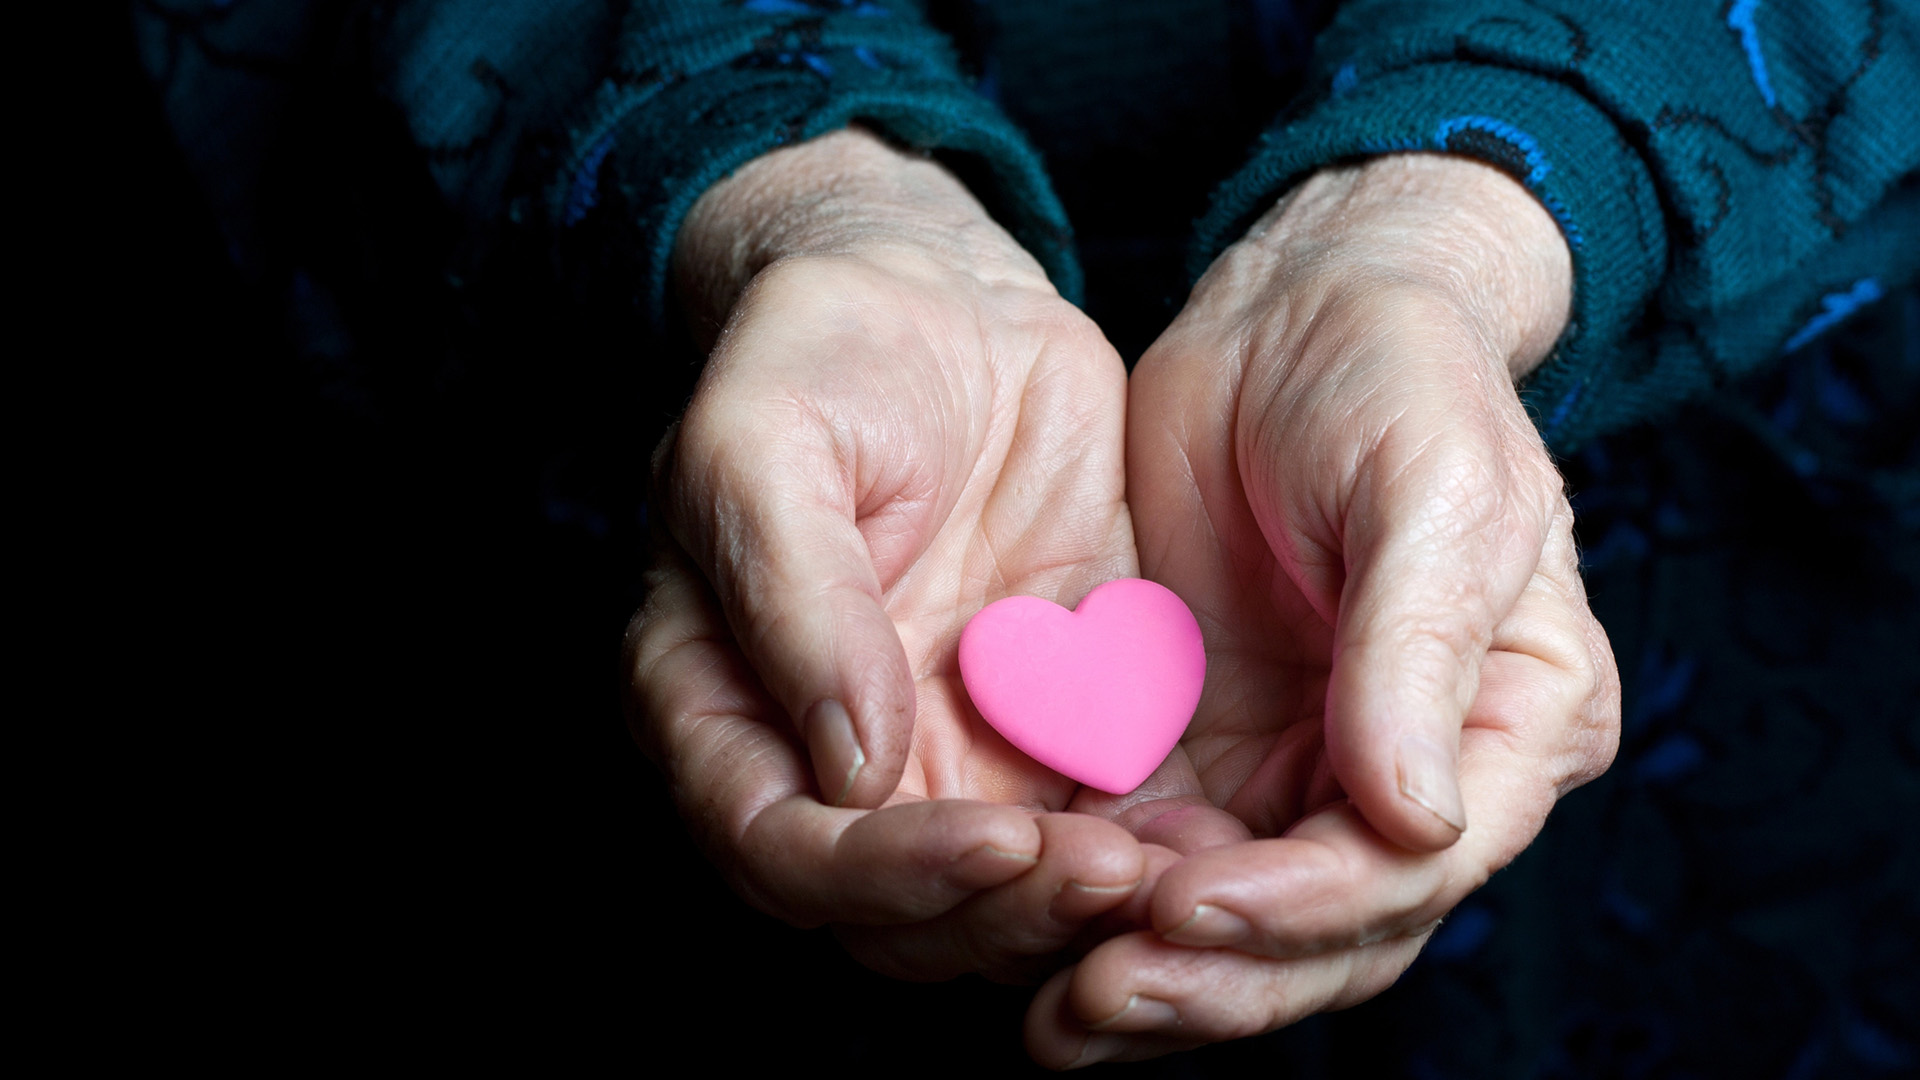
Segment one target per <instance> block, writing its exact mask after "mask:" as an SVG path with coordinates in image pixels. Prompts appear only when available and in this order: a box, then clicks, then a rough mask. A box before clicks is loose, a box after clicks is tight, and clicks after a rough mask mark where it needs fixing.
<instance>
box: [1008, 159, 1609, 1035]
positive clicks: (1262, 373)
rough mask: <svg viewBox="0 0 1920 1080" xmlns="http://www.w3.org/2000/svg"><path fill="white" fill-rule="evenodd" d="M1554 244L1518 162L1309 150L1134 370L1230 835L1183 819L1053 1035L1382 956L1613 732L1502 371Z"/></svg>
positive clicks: (1558, 277) (1528, 820)
mask: <svg viewBox="0 0 1920 1080" xmlns="http://www.w3.org/2000/svg"><path fill="white" fill-rule="evenodd" d="M1570 277H1571V270H1570V264H1569V255H1568V251H1567V249H1566V246H1565V243H1564V242H1563V241H1562V239H1561V237H1560V234H1559V231H1558V229H1557V228H1556V227H1555V226H1554V223H1553V222H1552V220H1551V219H1550V218H1549V217H1548V216H1547V214H1546V213H1545V211H1544V210H1543V209H1542V208H1541V207H1540V206H1539V205H1538V204H1537V203H1536V202H1534V200H1533V199H1532V198H1531V196H1529V195H1528V194H1527V193H1526V192H1525V190H1524V189H1522V188H1520V187H1519V186H1518V185H1517V184H1516V183H1514V182H1513V181H1512V180H1510V179H1508V178H1507V177H1506V176H1505V175H1504V174H1501V173H1499V172H1497V171H1495V170H1493V169H1491V168H1488V167H1486V166H1484V165H1480V164H1478V163H1475V162H1472V161H1467V160H1464V159H1456V158H1446V157H1440V156H1431V155H1406V156H1396V157H1389V158H1382V159H1377V160H1375V161H1373V162H1371V163H1368V164H1366V165H1364V166H1359V167H1353V168H1345V169H1337V170H1329V171H1326V172H1323V173H1321V174H1318V175H1316V176H1315V177H1313V178H1312V179H1310V180H1309V181H1307V182H1306V183H1305V184H1303V185H1302V186H1301V187H1300V188H1299V189H1297V190H1296V191H1295V192H1294V193H1293V194H1292V195H1290V196H1289V197H1288V198H1287V199H1285V200H1283V201H1282V202H1281V204H1280V205H1278V206H1277V207H1276V208H1275V209H1274V210H1273V211H1272V212H1271V213H1269V214H1268V215H1267V216H1266V217H1265V218H1263V219H1262V220H1261V221H1260V222H1259V223H1258V224H1256V225H1255V227H1254V228H1253V229H1252V230H1250V232H1249V234H1248V236H1247V237H1246V238H1245V239H1244V240H1242V241H1241V242H1240V243H1239V244H1237V245H1235V246H1234V247H1233V248H1232V249H1230V250H1229V251H1227V252H1226V253H1225V254H1223V255H1222V256H1221V257H1220V259H1219V260H1218V261H1217V262H1216V263H1215V265H1214V266H1213V268H1212V269H1211V270H1210V271H1209V272H1208V274H1207V275H1206V277H1205V278H1203V279H1202V280H1201V282H1200V283H1199V284H1198V285H1197V286H1196V287H1195V290H1194V293H1193V295H1192V297H1191V298H1190V300H1189V302H1188V304H1187V306H1186V308H1185V310H1184V311H1183V312H1182V313H1181V315H1180V316H1179V318H1178V319H1177V320H1176V321H1175V322H1174V324H1173V325H1172V326H1171V327H1170V328H1169V329H1168V330H1167V332H1166V333H1165V335H1164V336H1162V338H1161V339H1160V340H1159V341H1158V342H1156V343H1155V345H1154V346H1153V348H1152V349H1151V350H1149V352H1148V354H1147V355H1146V357H1144V358H1143V359H1142V361H1141V363H1140V365H1139V368H1138V369H1137V371H1136V372H1135V374H1134V377H1133V385H1132V391H1131V401H1130V410H1131V412H1130V421H1129V422H1130V425H1131V426H1130V431H1129V435H1128V461H1127V465H1128V499H1129V502H1130V504H1131V506H1132V507H1133V511H1134V514H1135V520H1136V526H1137V536H1138V539H1139V544H1140V554H1141V561H1142V565H1143V568H1144V570H1145V572H1146V574H1147V576H1149V577H1152V578H1153V579H1155V580H1157V581H1160V582H1162V583H1163V584H1165V585H1167V586H1168V587H1170V588H1172V589H1173V590H1174V591H1175V592H1177V593H1179V594H1180V595H1181V596H1182V597H1183V598H1184V599H1185V600H1186V601H1187V602H1188V604H1189V605H1191V606H1192V607H1193V609H1194V611H1195V613H1196V615H1198V617H1199V619H1200V623H1201V627H1202V630H1203V633H1204V634H1205V637H1206V641H1207V649H1208V661H1209V665H1208V671H1207V684H1206V690H1205V693H1204V695H1203V697H1202V700H1201V704H1200V708H1199V711H1198V713H1197V714H1196V716H1195V718H1194V721H1193V723H1192V725H1191V726H1190V727H1189V729H1188V733H1187V737H1186V738H1185V740H1184V741H1183V743H1182V749H1183V751H1184V753H1185V755H1186V758H1187V760H1188V762H1190V767H1191V768H1192V769H1193V771H1194V773H1195V774H1196V775H1197V777H1198V780H1199V783H1200V786H1201V788H1202V790H1203V791H1204V793H1205V796H1206V799H1207V801H1209V802H1211V803H1212V804H1215V805H1217V806H1220V807H1223V808H1225V809H1226V810H1227V811H1228V812H1230V813H1231V814H1232V815H1233V816H1234V817H1235V818H1237V819H1238V820H1239V821H1241V822H1243V823H1244V825H1245V826H1246V828H1247V830H1248V831H1249V833H1250V834H1251V837H1252V838H1251V839H1247V840H1244V841H1240V842H1230V843H1223V842H1222V840H1223V837H1222V835H1221V833H1220V830H1218V829H1211V830H1203V835H1202V836H1201V837H1200V838H1199V840H1198V841H1197V842H1196V841H1195V839H1194V838H1192V837H1190V836H1184V835H1182V834H1181V826H1180V824H1179V823H1180V822H1181V821H1183V820H1188V819H1190V817H1191V812H1190V811H1189V812H1187V813H1186V814H1185V815H1170V816H1172V817H1173V818H1174V821H1173V822H1171V823H1169V824H1168V825H1165V826H1162V825H1161V824H1160V822H1159V821H1158V820H1147V821H1144V822H1136V823H1135V825H1136V828H1137V830H1138V831H1139V833H1140V835H1141V838H1142V839H1143V840H1145V841H1157V842H1162V843H1166V844H1168V845H1170V846H1173V847H1176V848H1178V849H1179V850H1181V851H1182V852H1183V853H1184V854H1185V855H1186V857H1185V858H1184V859H1183V861H1181V862H1180V863H1179V864H1178V865H1176V866H1174V867H1173V868H1171V869H1169V870H1168V871H1166V873H1165V874H1163V875H1161V876H1160V877H1159V879H1158V881H1157V884H1156V885H1155V890H1154V894H1153V896H1152V898H1151V908H1150V918H1151V922H1152V926H1153V930H1152V931H1141V932H1134V933H1128V934H1124V935H1121V936H1119V937H1116V938H1114V939H1113V940H1111V941H1109V942H1107V943H1105V944H1103V945H1101V946H1099V947H1098V948H1096V949H1095V950H1093V951H1092V952H1091V953H1089V954H1088V955H1087V956H1086V957H1085V958H1084V959H1083V960H1082V961H1081V962H1080V963H1079V964H1078V965H1077V966H1076V967H1075V968H1073V969H1071V970H1069V971H1063V972H1061V973H1060V974H1059V975H1057V976H1056V977H1055V978H1054V979H1053V980H1052V981H1050V982H1049V983H1048V984H1047V986H1046V987H1045V988H1044V989H1043V991H1042V992H1041V994H1040V995H1039V997H1038V998H1037V999H1036V1001H1035V1003H1034V1006H1033V1008H1032V1010H1031V1011H1030V1013H1029V1016H1028V1045H1029V1048H1030V1050H1031V1051H1032V1052H1033V1053H1034V1055H1035V1057H1036V1058H1038V1059H1039V1060H1040V1061H1042V1062H1043V1063H1047V1064H1051V1065H1055V1066H1065V1065H1070V1064H1086V1063H1090V1062H1092V1061H1097V1060H1105V1059H1114V1058H1130V1057H1142V1056H1151V1055H1153V1054H1156V1053H1162V1052H1165V1051H1166V1050H1168V1049H1172V1048H1175V1047H1178V1046H1183V1045H1191V1044H1193V1043H1198V1042H1206V1041H1213V1040H1219V1039H1226V1038H1234V1037H1239V1036H1244V1035H1249V1034H1254V1033H1258V1032H1261V1031H1266V1030H1270V1029H1272V1028H1275V1027H1279V1026H1282V1025H1285V1024H1288V1023H1291V1022H1293V1021H1294V1020H1297V1019H1299V1018H1301V1017H1303V1016H1306V1015H1308V1014H1310V1013H1313V1012H1316V1011H1319V1010H1323V1009H1329V1008H1338V1007H1343V1006H1346V1005H1351V1004H1354V1003H1357V1002H1358V1001H1361V1000H1364V999H1365V998H1367V997H1370V996H1372V995H1373V994H1375V993H1378V992H1379V991H1380V990H1382V989H1384V988H1385V987H1386V986H1388V985H1390V984H1391V983H1392V982H1393V981H1394V979H1395V978H1396V977H1397V976H1398V975H1399V973H1400V972H1401V971H1402V970H1404V969H1405V968H1406V966H1407V965H1408V964H1409V963H1411V962H1412V960H1413V958H1414V956H1415V955H1416V954H1417V953H1418V951H1419V948H1420V946H1421V944H1422V943H1423V942H1424V941H1425V939H1426V937H1427V935H1428V934H1429V933H1430V932H1431V931H1432V929H1433V927H1434V926H1435V925H1436V923H1437V922H1438V920H1439V919H1440V918H1441V917H1442V916H1443V915H1445V914H1446V912H1447V911H1448V910H1450V909H1451V908H1452V907H1453V905H1454V904H1456V903H1458V902H1459V900H1460V899H1461V898H1463V897H1464V896H1466V895H1467V894H1468V893H1469V892H1471V891H1472V890H1473V889H1475V888H1477V887H1478V886H1479V885H1480V884H1482V883H1483V882H1484V881H1485V880H1486V879H1487V877H1488V876H1489V875H1490V874H1491V873H1493V871H1495V870H1496V869H1498V868H1499V867H1501V866H1503V865H1505V864H1506V863H1507V862H1508V861H1509V860H1511V859H1512V858H1513V857H1514V856H1515V855H1516V854H1518V853H1519V851H1520V850H1521V849H1522V848H1524V847H1525V846H1526V844H1527V843H1528V842H1529V841H1530V840H1531V839H1532V838H1533V836H1534V835H1535V834H1536V833H1537V832H1538V831H1539V830H1540V828H1541V826H1542V824H1543V823H1544V821H1545V819H1546V816H1547V813H1548V811H1549V810H1550V809H1551V808H1552V806H1553V805H1554V803H1555V801H1556V800H1557V799H1558V798H1559V797H1560V796H1561V795H1563V794H1565V793H1566V792H1567V791H1569V790H1571V789H1572V788H1573V787H1576V786H1578V785H1579V784H1581V783H1583V782H1585V781H1586V780H1588V779H1591V778H1592V777H1594V776H1596V775H1598V774H1599V773H1600V772H1602V771H1603V770H1604V769H1605V768H1606V766H1607V765H1608V764H1609V762H1610V761H1611V760H1612V756H1613V751H1614V747H1615V745H1616V743H1617V737H1618V724H1619V689H1618V677H1617V675H1616V673H1615V669H1614V664H1613V659H1612V654H1611V651H1610V649H1609V647H1608V645H1607V641H1606V637H1605V635H1604V633H1603V631H1602V630H1601V629H1600V626H1599V624H1598V623H1597V622H1596V621H1595V620H1594V618H1593V616H1592V614H1591V613H1590V612H1589V611H1588V608H1587V604H1586V598H1585V594H1584V591H1583V589H1582V585H1581V581H1580V576H1579V569H1578V563H1577V558H1576V554H1575V548H1574V542H1573V535H1572V514H1571V512H1570V510H1569V508H1568V505H1567V501H1566V499H1565V497H1564V495H1563V487H1562V481H1561V479H1560V476H1559V474H1558V473H1557V472H1556V471H1555V469H1554V467H1553V464H1552V461H1551V460H1550V458H1549V457H1548V455H1547V452H1546V450H1545V448H1544V446H1543V445H1542V443H1541V441H1540V438H1539V436H1538V435H1537V434H1536V433H1535V431H1534V429H1533V426H1532V425H1531V423H1530V422H1529V420H1528V418H1527V415H1526V413H1525V411H1524V409H1523V408H1522V406H1521V404H1520V402H1519V400H1518V398H1517V396H1516V394H1515V391H1514V388H1513V384H1514V381H1515V380H1516V379H1517V378H1519V377H1520V376H1521V375H1523V374H1525V372H1527V371H1528V370H1530V369H1531V368H1532V367H1533V366H1534V365H1536V364H1537V363H1538V362H1539V361H1540V360H1541V358H1542V357H1544V355H1545V354H1546V353H1547V351H1548V350H1549V349H1550V348H1551V346H1552V344H1553V342H1554V341H1555V340H1556V339H1557V337H1558V336H1559V334H1560V332H1561V330H1562V328H1563V327H1564V325H1565V322H1566V317H1567V309H1568V305H1569V290H1570V284H1569V283H1570Z"/></svg>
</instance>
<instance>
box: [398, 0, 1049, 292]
mask: <svg viewBox="0 0 1920 1080" xmlns="http://www.w3.org/2000/svg"><path fill="white" fill-rule="evenodd" d="M403 10H404V11H405V12H406V13H407V14H406V18H405V19H404V20H403V21H402V22H401V23H397V24H395V25H394V26H392V27H390V28H389V29H388V31H387V48H386V51H387V53H388V55H389V56H390V57H392V61H391V63H390V65H389V69H388V71H387V72H386V75H385V79H384V82H385V90H386V92H387V94H388V95H389V96H390V97H391V98H392V99H393V100H394V101H395V102H396V104H398V105H399V106H400V108H401V111H402V112H403V113H405V114H406V116H407V118H408V122H409V123H410V124H411V125H412V128H413V135H414V138H415V139H416V141H417V142H418V143H419V144H420V145H421V146H423V147H425V148H426V149H427V151H428V156H429V159H430V162H431V164H432V167H433V169H434V170H435V179H436V181H437V182H438V183H439V185H440V187H441V188H442V191H443V193H444V194H445V195H446V196H447V198H448V200H449V201H450V202H451V203H453V204H454V205H456V206H460V207H464V208H466V209H467V211H468V214H469V217H470V218H481V217H484V216H485V215H487V214H489V213H491V214H494V215H495V216H498V214H499V212H500V208H501V207H502V206H503V205H504V206H506V207H507V208H508V213H509V216H511V217H512V218H514V219H515V220H516V221H519V222H521V223H522V224H525V223H526V222H528V221H538V222H541V223H544V224H545V225H546V226H547V227H548V228H549V230H550V232H551V234H552V236H553V237H554V247H555V251H556V256H557V258H558V260H559V262H560V263H561V264H562V270H563V272H565V273H568V274H572V275H582V274H584V275H588V276H590V277H593V278H594V279H596V284H595V291H597V292H602V293H605V292H608V291H611V292H615V293H620V294H625V295H630V296H633V297H634V298H635V300H636V301H637V303H638V304H639V306H640V307H641V308H642V309H643V311H644V314H645V315H646V316H647V317H648V318H649V319H650V320H651V321H652V322H653V323H654V324H655V326H656V327H658V326H661V325H663V324H664V323H665V321H666V319H667V313H668V295H669V284H670V282H669V263H670V261H671V256H672V252H673V245H674V238H675V235H676V234H677V232H678V229H679V226H680V223H681V221H682V220H683V219H684V218H685V216H686V214H687V212H688V210H690V209H691V208H692V206H693V204H694V202H695V201H696V200H697V199H699V197H700V195H701V194H702V193H703V192H705V191H706V190H707V188H708V187H710V186H711V185H712V184H713V183H714V182H715V181H717V180H719V179H721V178H722V177H724V176H725V175H727V174H728V173H729V172H731V171H732V170H734V169H736V168H738V167H739V166H741V165H743V164H745V163H746V162H747V161H749V160H751V159H753V158H755V157H757V156H759V155H761V154H764V153H766V152H768V151H770V150H773V149H775V148H777V147H780V146H783V145H787V144H790V143H794V142H798V141H802V140H805V139H808V138H811V137H813V136H815V135H819V134H822V133H825V132H828V131H831V130H834V129H836V128H839V127H844V126H846V125H847V124H849V123H851V122H854V121H859V122H862V123H865V124H867V125H869V126H871V127H873V128H875V129H877V130H879V131H880V132H882V133H883V134H885V135H886V136H888V137H890V138H892V139H894V140H896V141H898V142H900V143H903V144H905V145H907V146H909V147H912V148H914V149H917V150H921V151H925V152H937V153H940V154H941V155H942V156H943V160H947V161H948V162H949V163H950V164H952V165H953V166H954V167H955V168H956V169H957V170H959V171H960V172H961V173H962V175H963V176H964V178H965V179H966V180H967V182H968V184H969V186H970V187H972V188H973V190H974V191H975V192H976V194H977V195H979V196H980V198H981V199H982V201H983V202H984V203H985V204H986V205H987V207H988V209H989V210H990V211H991V212H993V213H994V214H995V216H996V217H998V218H999V219H1000V221H1001V222H1002V223H1003V224H1004V225H1006V226H1007V227H1008V229H1009V230H1010V231H1011V232H1013V233H1014V235H1015V236H1016V237H1017V238H1018V239H1019V240H1020V241H1021V242H1022V243H1023V244H1024V245H1026V247H1027V249H1028V250H1029V251H1031V252H1032V253H1033V254H1034V255H1035V256H1036V257H1037V258H1038V259H1039V260H1040V261H1041V263H1042V265H1043V266H1045V267H1046V269H1047V272H1048V274H1049V275H1050V276H1051V277H1052V279H1053V281H1054V284H1055V285H1056V286H1057V287H1058V288H1059V289H1060V291H1061V292H1062V293H1063V294H1064V295H1066V296H1068V298H1069V299H1074V300H1076V301H1077V300H1078V297H1079V292H1080V269H1079V266H1078V264H1077V262H1076V261H1075V259H1074V256H1073V247H1072V237H1071V234H1070V232H1069V230H1068V226H1067V222H1066V216H1065V213H1064V212H1063V210H1062V209H1061V206H1060V202H1059V200H1058V198H1057V197H1056V196H1055V194H1054V192H1053V189H1052V187H1051V186H1050V184H1049V182H1048V180H1047V178H1046V174H1045V172H1044V170H1043V168H1042V164H1041V161H1040V158H1039V155H1038V154H1037V153H1035V152H1034V150H1033V149H1032V148H1031V146H1030V145H1029V144H1028V143H1027V141H1026V140H1025V138H1024V137H1023V136H1022V135H1021V134H1020V133H1019V132H1018V130H1017V129H1015V127H1014V126H1013V125H1012V123H1011V122H1010V121H1009V120H1007V119H1006V118H1005V117H1004V116H1003V115H1002V114H1001V113H1000V112H999V111H998V110H997V109H996V108H995V107H994V106H993V105H992V104H991V103H989V102H988V101H987V100H986V99H985V98H983V97H981V96H980V95H979V94H977V93H976V92H975V91H974V89H973V87H972V85H971V84H970V82H968V81H967V80H966V79H965V78H964V77H963V76H962V74H961V72H960V68H959V63H958V60H957V58H956V55H955V53H954V49H953V47H952V46H951V44H950V43H949V42H948V41H947V39H946V38H945V37H943V36H942V35H941V34H940V33H939V32H937V31H936V30H935V29H933V28H932V27H931V26H930V25H929V24H928V22H927V20H926V18H925V13H924V12H923V11H922V10H921V8H920V6H919V4H918V2H917V0H633V2H631V3H629V4H619V3H608V2H606V0H555V2H552V3H529V2H526V0H416V2H414V3H412V4H409V5H407V6H406V7H405V8H404V9H403ZM516 193H518V194H516ZM469 228H470V229H471V230H480V231H483V230H484V223H483V222H481V221H477V220H476V221H472V222H471V223H470V226H469ZM610 279H611V280H610Z"/></svg>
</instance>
